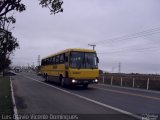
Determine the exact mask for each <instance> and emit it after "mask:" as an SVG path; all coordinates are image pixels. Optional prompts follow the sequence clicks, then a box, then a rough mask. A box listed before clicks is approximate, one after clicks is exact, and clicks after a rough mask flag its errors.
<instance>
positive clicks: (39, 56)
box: [37, 55, 40, 66]
mask: <svg viewBox="0 0 160 120" xmlns="http://www.w3.org/2000/svg"><path fill="white" fill-rule="evenodd" d="M37 62H38V66H40V55H38V60H37Z"/></svg>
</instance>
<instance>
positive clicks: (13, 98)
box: [10, 76, 19, 120]
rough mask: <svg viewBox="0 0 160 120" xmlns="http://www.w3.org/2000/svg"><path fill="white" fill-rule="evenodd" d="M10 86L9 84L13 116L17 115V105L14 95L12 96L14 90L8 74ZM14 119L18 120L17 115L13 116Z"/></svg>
mask: <svg viewBox="0 0 160 120" xmlns="http://www.w3.org/2000/svg"><path fill="white" fill-rule="evenodd" d="M10 86H11V95H12V102H13V112H14V115H15V116H18V111H17V106H16V102H15V97H14V92H13V85H12V80H11V76H10ZM15 120H19V118H18V117H15Z"/></svg>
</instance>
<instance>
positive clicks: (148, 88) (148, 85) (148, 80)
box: [147, 78, 149, 90]
mask: <svg viewBox="0 0 160 120" xmlns="http://www.w3.org/2000/svg"><path fill="white" fill-rule="evenodd" d="M148 89H149V78H148V79H147V90H148Z"/></svg>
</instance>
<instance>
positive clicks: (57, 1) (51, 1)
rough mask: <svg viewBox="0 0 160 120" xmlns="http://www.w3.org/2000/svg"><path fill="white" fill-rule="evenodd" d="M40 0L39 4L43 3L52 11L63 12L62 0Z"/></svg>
mask: <svg viewBox="0 0 160 120" xmlns="http://www.w3.org/2000/svg"><path fill="white" fill-rule="evenodd" d="M39 1H40V3H39V4H41V5H42V7H47V8H49V9H50V12H51V13H54V14H56V13H58V12H63V8H62V4H63V1H62V0H39Z"/></svg>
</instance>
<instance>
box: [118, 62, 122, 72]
mask: <svg viewBox="0 0 160 120" xmlns="http://www.w3.org/2000/svg"><path fill="white" fill-rule="evenodd" d="M118 71H119V73H121V63H120V62H119V63H118Z"/></svg>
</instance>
